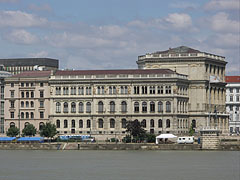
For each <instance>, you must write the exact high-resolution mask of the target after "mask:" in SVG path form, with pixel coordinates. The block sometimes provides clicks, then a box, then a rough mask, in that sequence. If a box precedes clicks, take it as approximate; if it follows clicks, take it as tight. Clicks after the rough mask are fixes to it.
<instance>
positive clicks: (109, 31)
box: [98, 25, 128, 38]
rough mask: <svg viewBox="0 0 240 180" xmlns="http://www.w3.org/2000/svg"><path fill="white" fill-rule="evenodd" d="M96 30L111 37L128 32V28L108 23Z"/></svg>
mask: <svg viewBox="0 0 240 180" xmlns="http://www.w3.org/2000/svg"><path fill="white" fill-rule="evenodd" d="M98 31H99V33H100V34H101V35H103V36H105V37H110V38H113V37H119V36H123V35H125V34H126V33H127V32H128V29H127V28H126V27H120V26H118V25H108V26H100V27H99V29H98Z"/></svg>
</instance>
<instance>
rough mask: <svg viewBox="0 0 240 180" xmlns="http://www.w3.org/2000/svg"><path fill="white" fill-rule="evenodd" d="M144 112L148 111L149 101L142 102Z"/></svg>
mask: <svg viewBox="0 0 240 180" xmlns="http://www.w3.org/2000/svg"><path fill="white" fill-rule="evenodd" d="M142 112H147V103H146V102H143V103H142Z"/></svg>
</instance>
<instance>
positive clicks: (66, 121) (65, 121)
mask: <svg viewBox="0 0 240 180" xmlns="http://www.w3.org/2000/svg"><path fill="white" fill-rule="evenodd" d="M63 127H64V128H68V120H66V119H65V120H64V122H63Z"/></svg>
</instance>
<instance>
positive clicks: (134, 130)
mask: <svg viewBox="0 0 240 180" xmlns="http://www.w3.org/2000/svg"><path fill="white" fill-rule="evenodd" d="M126 129H127V130H126V131H127V132H129V133H130V135H131V136H133V138H134V139H135V140H140V141H142V140H143V139H144V137H145V135H146V131H145V130H144V129H143V128H142V125H141V124H140V122H139V121H138V120H134V121H127V124H126Z"/></svg>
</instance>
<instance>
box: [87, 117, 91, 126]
mask: <svg viewBox="0 0 240 180" xmlns="http://www.w3.org/2000/svg"><path fill="white" fill-rule="evenodd" d="M87 128H91V120H90V119H88V120H87Z"/></svg>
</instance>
